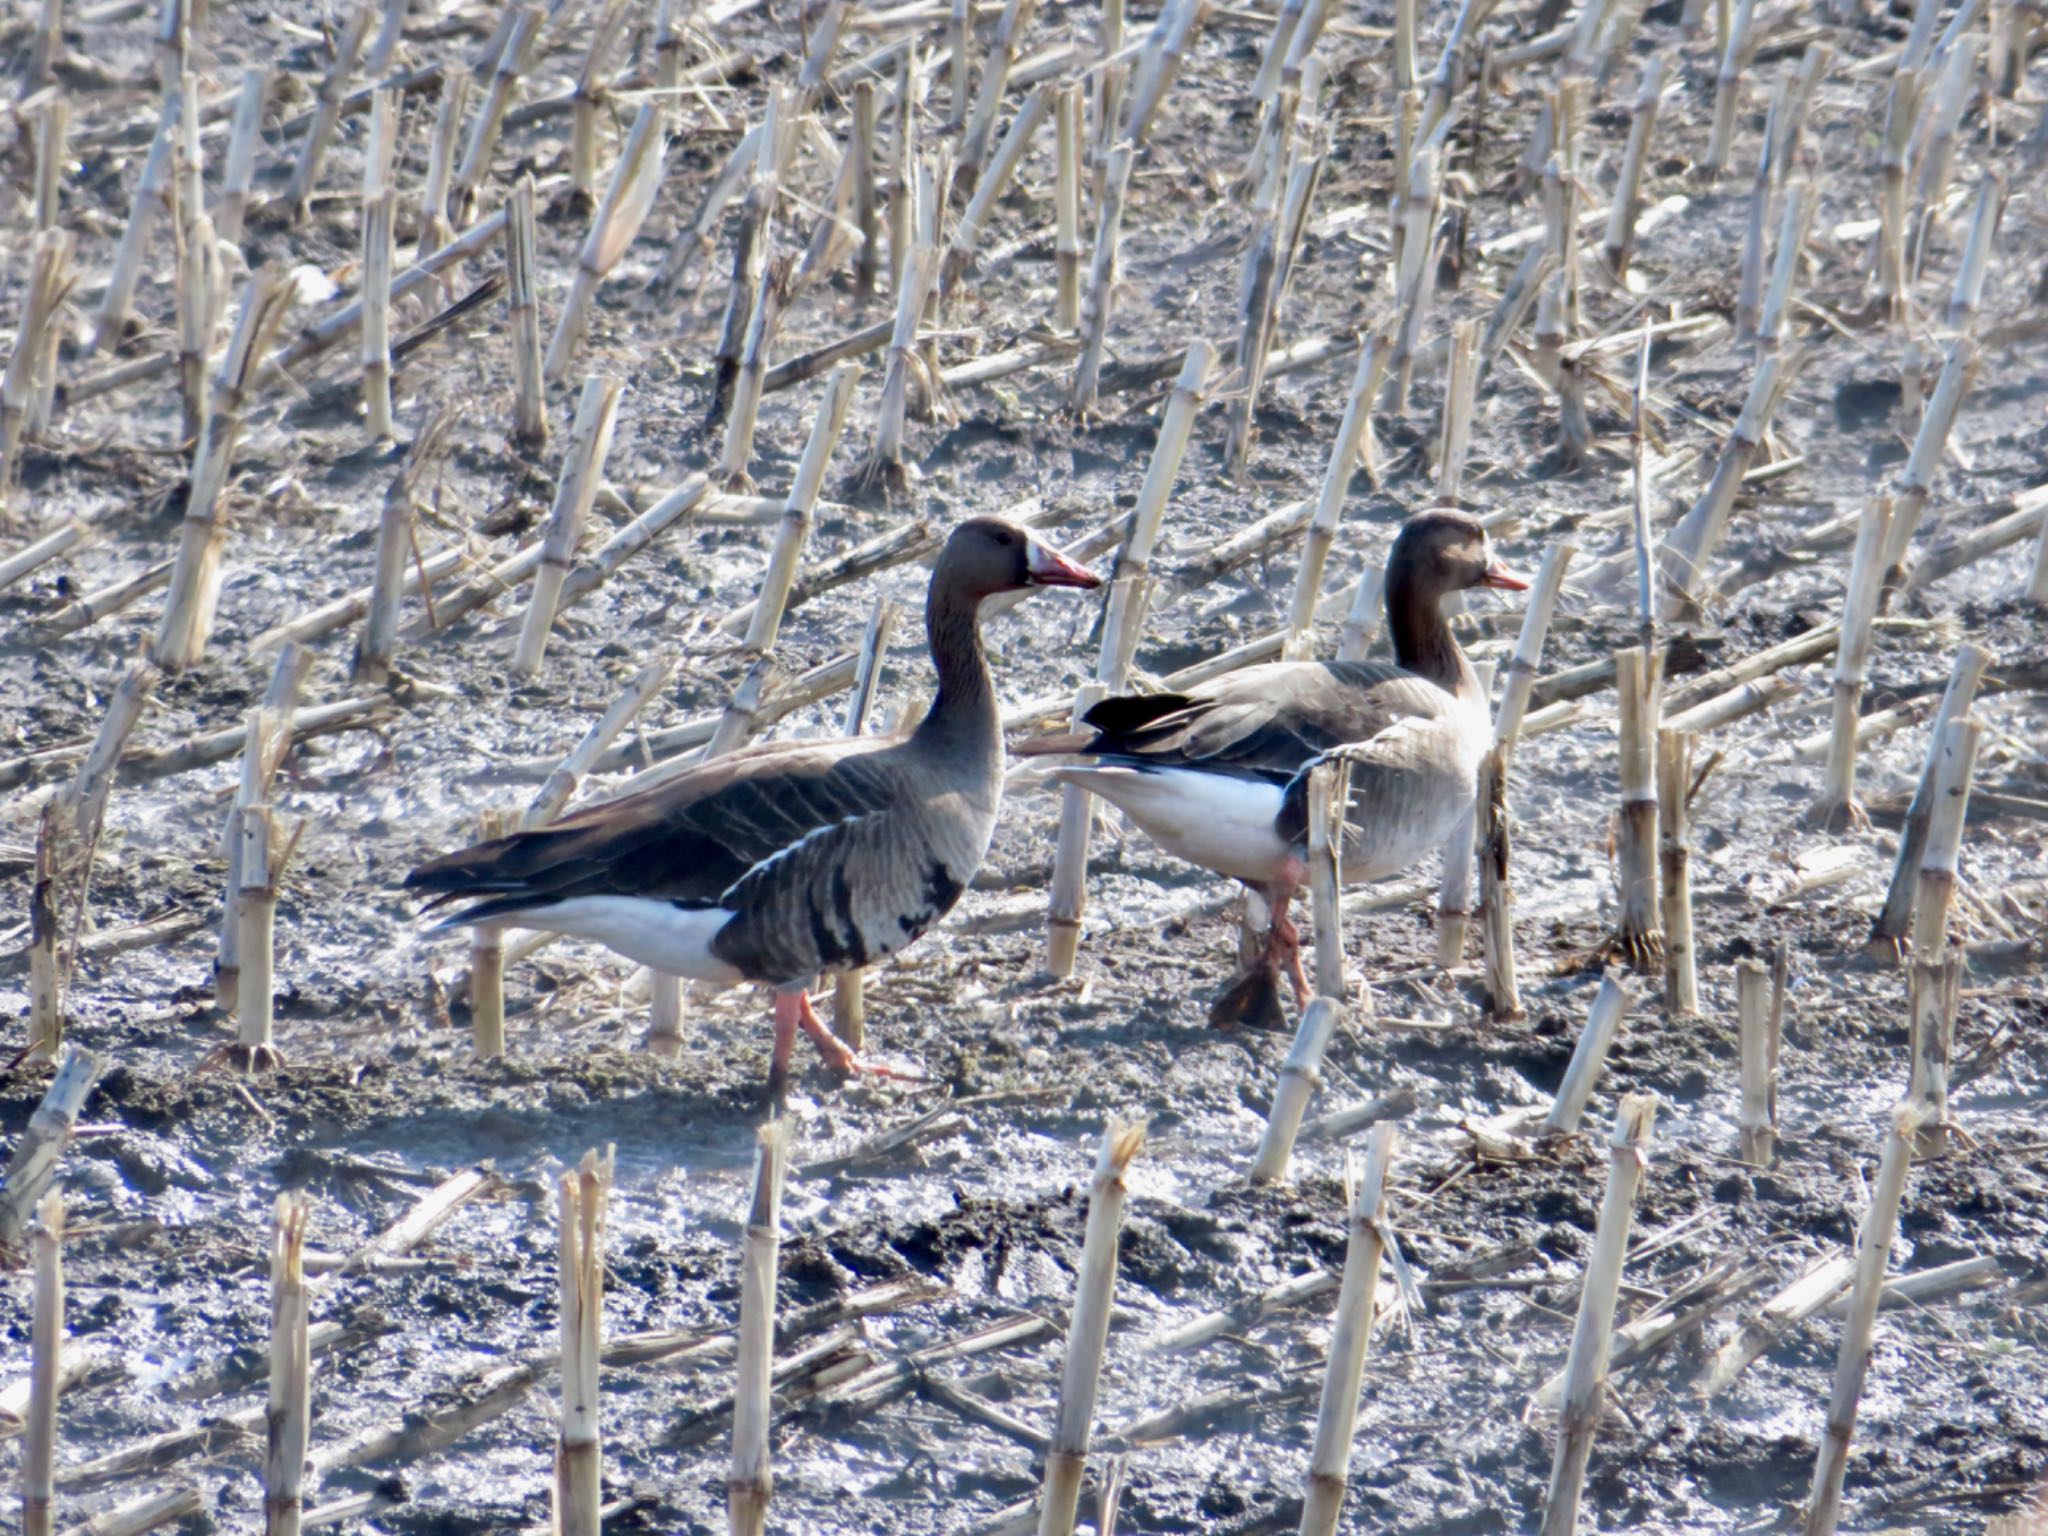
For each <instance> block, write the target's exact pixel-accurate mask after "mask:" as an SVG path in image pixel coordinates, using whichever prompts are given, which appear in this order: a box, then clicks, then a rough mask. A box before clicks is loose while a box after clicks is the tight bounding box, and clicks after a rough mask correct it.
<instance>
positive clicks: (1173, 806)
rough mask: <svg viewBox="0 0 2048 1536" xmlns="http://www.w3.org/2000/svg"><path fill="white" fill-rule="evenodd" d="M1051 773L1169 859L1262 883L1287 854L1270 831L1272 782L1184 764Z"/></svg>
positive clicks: (1276, 793) (1277, 797) (1277, 792)
mask: <svg viewBox="0 0 2048 1536" xmlns="http://www.w3.org/2000/svg"><path fill="white" fill-rule="evenodd" d="M1053 777H1054V778H1057V779H1059V780H1060V781H1061V782H1062V783H1066V784H1072V785H1073V786H1075V787H1076V788H1077V789H1086V790H1091V791H1093V792H1094V793H1095V794H1098V795H1100V796H1102V798H1103V799H1105V800H1107V801H1108V802H1109V803H1110V804H1111V805H1114V806H1115V807H1116V808H1117V809H1118V810H1120V811H1122V812H1123V813H1124V814H1125V815H1126V816H1128V817H1130V818H1131V820H1133V821H1135V822H1136V823H1137V824H1138V825H1139V826H1140V827H1141V828H1143V829H1144V832H1145V835H1146V836H1147V837H1149V838H1151V839H1152V841H1153V842H1155V843H1157V844H1158V845H1159V846H1160V847H1162V848H1164V849H1165V850H1166V851H1167V852H1168V853H1170V854H1172V855H1173V856H1174V857H1175V858H1179V859H1186V860H1187V861H1188V862H1189V863H1190V864H1199V865H1201V867H1202V868H1204V869H1213V870H1215V871H1216V873H1218V874H1219V875H1229V876H1231V877H1232V878H1233V879H1237V880H1249V881H1251V882H1253V883H1254V884H1263V883H1265V882H1266V881H1268V880H1271V879H1273V878H1274V876H1275V875H1276V874H1277V873H1278V870H1279V866H1280V864H1281V863H1282V862H1283V861H1284V860H1285V859H1286V857H1287V845H1286V843H1284V842H1282V841H1281V839H1280V837H1279V835H1278V834H1277V833H1276V832H1275V831H1274V830H1273V819H1274V818H1275V817H1276V816H1278V815H1279V814H1280V801H1281V797H1282V790H1281V788H1280V786H1279V785H1277V784H1268V783H1265V782H1263V781H1261V780H1258V779H1242V778H1234V777H1231V776H1229V775H1226V774H1218V773H1201V772H1198V771H1196V770H1193V769H1188V768H1126V767H1121V766H1111V765H1104V766H1101V767H1094V768H1061V769H1059V770H1057V771H1056V772H1055V773H1054V775H1053Z"/></svg>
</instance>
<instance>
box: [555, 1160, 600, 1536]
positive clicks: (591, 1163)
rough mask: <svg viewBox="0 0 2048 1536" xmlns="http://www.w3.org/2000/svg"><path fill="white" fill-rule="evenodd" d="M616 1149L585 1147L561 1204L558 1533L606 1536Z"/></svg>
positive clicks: (561, 1194)
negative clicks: (604, 1371)
mask: <svg viewBox="0 0 2048 1536" xmlns="http://www.w3.org/2000/svg"><path fill="white" fill-rule="evenodd" d="M611 1189H612V1152H611V1149H610V1148H609V1147H607V1148H606V1149H605V1154H604V1157H603V1158H602V1159H600V1158H599V1157H598V1155H597V1153H596V1151H595V1150H592V1151H589V1152H585V1153H584V1154H583V1161H582V1163H581V1164H580V1165H579V1166H578V1168H577V1169H576V1171H575V1172H574V1173H565V1174H563V1175H562V1179H561V1184H560V1192H559V1196H558V1199H557V1203H556V1211H557V1220H558V1225H559V1229H560V1230H559V1236H560V1253H561V1263H560V1277H561V1341H562V1346H561V1347H562V1365H561V1371H562V1404H561V1413H560V1424H561V1429H560V1433H559V1435H558V1436H557V1438H556V1441H555V1503H554V1510H555V1530H556V1532H557V1536H598V1531H599V1525H600V1520H599V1514H598V1512H599V1510H600V1508H601V1507H602V1505H603V1503H604V1462H603V1447H602V1444H601V1441H600V1438H599V1431H598V1411H597V1410H598V1380H597V1368H598V1360H599V1358H600V1357H601V1355H602V1353H603V1348H604V1248H605V1216H606V1210H607V1207H609V1205H610V1204H611Z"/></svg>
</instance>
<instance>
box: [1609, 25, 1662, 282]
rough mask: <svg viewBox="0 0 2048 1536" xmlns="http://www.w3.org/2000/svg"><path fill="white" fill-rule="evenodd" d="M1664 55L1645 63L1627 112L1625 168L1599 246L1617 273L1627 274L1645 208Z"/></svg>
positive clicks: (1623, 164) (1615, 183)
mask: <svg viewBox="0 0 2048 1536" xmlns="http://www.w3.org/2000/svg"><path fill="white" fill-rule="evenodd" d="M1663 76H1665V55H1663V53H1659V55H1655V57H1653V59H1651V61H1649V63H1647V66H1642V84H1640V86H1636V100H1634V106H1632V109H1630V115H1628V147H1626V150H1624V152H1622V170H1620V176H1618V178H1616V182H1614V203H1612V207H1610V209H1608V233H1606V238H1604V240H1602V246H1599V258H1602V260H1604V262H1606V264H1608V270H1610V272H1614V274H1616V276H1626V274H1628V258H1630V256H1632V254H1634V244H1636V215H1638V213H1640V211H1642V168H1645V164H1647V162H1649V145H1651V135H1655V133H1657V109H1659V106H1661V104H1663Z"/></svg>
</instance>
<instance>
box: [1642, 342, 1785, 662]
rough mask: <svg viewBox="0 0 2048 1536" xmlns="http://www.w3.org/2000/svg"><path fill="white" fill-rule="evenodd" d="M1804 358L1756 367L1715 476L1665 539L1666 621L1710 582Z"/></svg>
mask: <svg viewBox="0 0 2048 1536" xmlns="http://www.w3.org/2000/svg"><path fill="white" fill-rule="evenodd" d="M1804 361H1805V358H1804V356H1803V355H1802V354H1801V353H1799V352H1797V351H1790V352H1773V353H1771V354H1770V355H1769V356H1767V357H1765V358H1764V359H1763V361H1762V362H1760V363H1758V364H1757V370H1756V376H1755V378H1754V379H1752V380H1751V382H1750V386H1749V395H1748V398H1747V399H1745V400H1744V401H1743V404H1742V414H1741V415H1739V416H1738V417H1736V419H1735V426H1734V428H1733V430H1732V431H1730V432H1729V434H1728V441H1727V442H1726V443H1724V444H1723V445H1722V447H1721V453H1720V457H1719V458H1717V459H1716V460H1715V461H1714V473H1713V476H1712V478H1711V479H1709V480H1708V482H1707V487H1706V489H1705V490H1703V491H1701V492H1700V494H1699V498H1698V500H1696V501H1695V502H1694V503H1693V504H1692V507H1691V508H1690V509H1689V510H1688V511H1687V512H1686V514H1685V516H1684V517H1682V518H1680V519H1679V520H1678V524H1677V526H1676V527H1674V528H1673V529H1672V530H1671V532H1670V533H1668V534H1666V535H1665V537H1664V542H1663V544H1662V546H1661V547H1660V549H1659V551H1658V554H1659V559H1660V567H1661V570H1662V574H1663V580H1664V585H1665V593H1664V603H1663V608H1662V617H1663V618H1664V619H1665V620H1666V621H1667V622H1670V621H1675V620H1677V619H1678V618H1680V617H1682V616H1683V615H1684V614H1685V612H1686V611H1687V610H1688V609H1689V608H1690V607H1691V605H1692V604H1693V603H1694V602H1695V601H1697V599H1698V596H1699V593H1700V591H1701V589H1702V587H1703V585H1704V583H1705V580H1706V569H1707V562H1708V561H1709V560H1711V559H1712V558H1713V555H1714V551H1715V550H1716V549H1718V548H1719V547H1720V543H1721V539H1722V537H1723V536H1724V535H1725V534H1726V533H1727V531H1728V519H1729V516H1730V514H1732V513H1733V511H1734V509H1735V494H1736V492H1737V491H1738V490H1740V489H1741V487H1742V480H1743V477H1744V476H1745V475H1747V474H1748V473H1749V471H1750V468H1751V466H1752V465H1753V464H1754V463H1755V462H1756V456H1757V453H1758V451H1759V450H1760V448H1761V447H1762V444H1763V440H1764V433H1765V432H1766V431H1768V430H1769V429H1770V424H1771V417H1772V415H1773V414H1774V413H1775V412H1776V411H1777V408H1778V402H1779V401H1780V400H1782V399H1783V398H1784V396H1785V394H1786V392H1787V391H1788V390H1790V389H1791V387H1792V381H1793V379H1794V378H1796V377H1797V376H1798V373H1799V368H1800V365H1801V364H1802V363H1803V362H1804Z"/></svg>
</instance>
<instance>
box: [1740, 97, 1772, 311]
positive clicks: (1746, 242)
mask: <svg viewBox="0 0 2048 1536" xmlns="http://www.w3.org/2000/svg"><path fill="white" fill-rule="evenodd" d="M1772 110H1773V111H1774V112H1775V111H1776V104H1775V103H1774V104H1773V107H1772ZM1772 140H1773V135H1772V133H1771V131H1770V129H1769V127H1768V126H1767V127H1766V128H1765V130H1764V145H1763V153H1762V154H1760V155H1759V156H1758V157H1757V162H1756V175H1755V176H1753V177H1752V178H1751V179H1750V183H1749V215H1748V217H1747V218H1746V219H1745V220H1744V221H1743V225H1742V259H1741V261H1740V263H1739V265H1738V267H1737V271H1736V278H1735V339H1736V340H1737V341H1740V342H1751V341H1754V340H1756V335H1757V327H1758V325H1759V324H1760V323H1761V322H1762V318H1763V308H1764V228H1765V226H1766V225H1767V224H1768V223H1769V222H1770V206H1771V143H1772Z"/></svg>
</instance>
